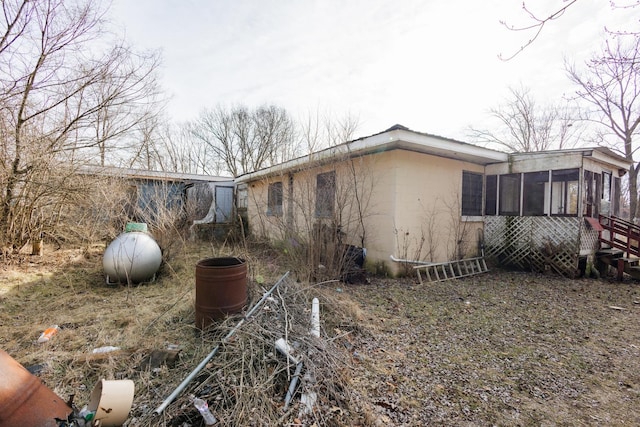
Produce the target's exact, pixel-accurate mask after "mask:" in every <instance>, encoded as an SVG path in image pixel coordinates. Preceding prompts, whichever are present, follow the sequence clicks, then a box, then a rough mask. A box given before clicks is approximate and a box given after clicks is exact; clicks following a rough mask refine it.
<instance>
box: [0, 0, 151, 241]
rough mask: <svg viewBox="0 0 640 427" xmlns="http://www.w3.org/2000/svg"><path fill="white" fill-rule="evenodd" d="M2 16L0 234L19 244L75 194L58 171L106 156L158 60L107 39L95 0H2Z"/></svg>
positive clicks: (137, 111)
mask: <svg viewBox="0 0 640 427" xmlns="http://www.w3.org/2000/svg"><path fill="white" fill-rule="evenodd" d="M2 12H3V13H2V15H1V16H0V123H1V125H0V128H1V129H2V133H1V134H0V136H1V139H0V144H1V145H2V147H1V150H2V154H3V155H2V158H1V161H2V163H1V164H0V170H1V171H0V176H1V177H2V180H1V181H0V191H1V194H0V239H3V240H5V241H9V242H12V243H13V244H21V243H22V242H24V241H25V240H26V239H28V238H29V237H30V236H29V235H30V234H33V233H34V232H36V231H38V230H40V229H41V228H42V227H43V224H49V225H50V226H53V225H55V221H54V219H53V218H55V217H56V212H55V211H54V210H53V209H52V206H59V203H57V201H59V200H61V199H63V198H64V197H65V196H64V194H71V193H73V192H75V191H80V189H79V188H76V187H74V180H73V179H63V178H64V177H67V176H68V174H67V173H66V172H65V173H59V174H58V173H56V171H57V170H60V169H61V170H64V171H67V170H69V169H73V166H74V165H77V164H78V163H79V162H83V161H86V160H87V159H88V158H90V157H94V156H96V155H98V156H99V158H100V161H101V162H104V161H105V159H106V156H107V152H108V147H109V145H110V144H111V143H115V141H116V139H118V138H124V136H125V135H126V134H127V133H128V132H129V131H130V130H131V129H132V128H133V127H134V126H135V124H136V123H137V122H138V121H139V120H140V118H141V117H143V116H144V115H145V114H146V112H141V110H142V111H148V110H145V109H144V108H141V107H146V106H148V104H149V102H150V100H152V98H153V96H154V95H155V94H156V93H157V89H156V85H155V78H154V71H155V69H156V67H157V66H158V57H157V55H155V54H149V55H142V54H136V53H134V52H133V51H132V50H131V49H130V48H128V47H127V46H125V45H124V43H123V42H121V41H115V40H114V39H113V38H112V37H110V36H109V34H108V33H107V32H106V27H105V22H104V21H103V18H102V17H103V14H104V12H105V9H104V8H103V7H102V5H101V4H100V2H98V1H94V0H78V1H74V2H67V1H63V0H50V1H29V0H5V1H3V2H2ZM45 169H46V172H48V174H46V173H44V172H45ZM54 178H56V179H54ZM85 190H86V189H85ZM53 199H55V201H56V203H52V201H53ZM20 215H28V218H21V217H20Z"/></svg>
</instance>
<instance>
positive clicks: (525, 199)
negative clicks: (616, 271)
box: [484, 147, 630, 277]
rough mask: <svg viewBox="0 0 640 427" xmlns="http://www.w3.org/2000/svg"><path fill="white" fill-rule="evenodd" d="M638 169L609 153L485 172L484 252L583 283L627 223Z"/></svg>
mask: <svg viewBox="0 0 640 427" xmlns="http://www.w3.org/2000/svg"><path fill="white" fill-rule="evenodd" d="M629 166H630V162H628V161H627V160H626V159H624V158H623V157H621V156H619V155H617V154H615V153H614V152H612V151H611V150H609V149H606V148H603V147H596V148H581V149H572V150H561V151H560V150H559V151H545V152H535V153H515V154H511V155H510V160H509V162H507V163H496V164H491V165H487V166H486V168H485V198H484V201H485V203H484V232H485V236H484V250H485V255H486V256H487V257H488V258H494V259H495V260H497V261H498V262H499V263H500V264H503V265H512V266H515V267H518V268H525V269H532V270H535V271H548V270H554V271H556V272H557V273H560V274H562V275H565V276H567V277H575V276H577V275H579V274H581V272H584V268H585V266H586V265H588V264H589V263H591V262H593V257H594V254H595V252H596V251H597V250H598V248H599V230H600V227H599V225H598V218H599V216H600V215H605V216H607V217H609V216H620V215H621V210H622V205H621V193H622V192H621V188H622V177H623V176H624V175H625V173H626V172H627V171H628V170H629Z"/></svg>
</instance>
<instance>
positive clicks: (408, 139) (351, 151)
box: [236, 124, 509, 182]
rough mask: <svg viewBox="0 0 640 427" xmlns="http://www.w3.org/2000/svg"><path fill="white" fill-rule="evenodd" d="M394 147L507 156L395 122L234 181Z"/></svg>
mask: <svg viewBox="0 0 640 427" xmlns="http://www.w3.org/2000/svg"><path fill="white" fill-rule="evenodd" d="M396 149H400V150H409V151H415V152H418V153H424V154H431V155H434V156H439V157H446V158H451V159H456V160H461V161H465V162H470V163H476V164H481V165H487V164H491V163H497V162H505V161H507V160H508V158H509V155H508V154H507V153H503V152H501V151H496V150H491V149H489V148H483V147H478V146H476V145H473V144H468V143H466V142H461V141H457V140H454V139H450V138H444V137H441V136H437V135H432V134H428V133H422V132H416V131H413V130H410V129H408V128H406V127H405V126H402V125H399V124H396V125H394V126H392V127H390V128H389V129H387V130H385V131H382V132H379V133H376V134H373V135H370V136H366V137H363V138H359V139H355V140H353V141H349V142H346V143H343V144H340V145H336V146H334V147H330V148H327V149H324V150H321V151H316V152H314V153H311V154H309V155H306V156H302V157H298V158H296V159H293V160H289V161H287V162H284V163H280V164H278V165H274V166H270V167H268V168H264V169H260V170H258V171H255V172H250V173H246V174H243V175H240V176H239V177H237V178H236V181H237V182H249V181H253V180H255V179H259V178H263V177H266V176H269V175H277V174H281V173H283V172H285V171H291V170H299V169H303V168H307V167H309V166H313V165H316V164H321V163H326V162H331V161H332V160H335V159H344V158H345V156H348V157H357V156H363V155H367V154H373V153H379V152H383V151H389V150H396Z"/></svg>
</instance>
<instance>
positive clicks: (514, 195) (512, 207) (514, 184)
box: [500, 173, 520, 215]
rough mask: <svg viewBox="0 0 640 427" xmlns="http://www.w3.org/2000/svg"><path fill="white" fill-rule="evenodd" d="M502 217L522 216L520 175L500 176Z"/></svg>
mask: <svg viewBox="0 0 640 427" xmlns="http://www.w3.org/2000/svg"><path fill="white" fill-rule="evenodd" d="M500 215H520V174H519V173H513V174H509V175H500Z"/></svg>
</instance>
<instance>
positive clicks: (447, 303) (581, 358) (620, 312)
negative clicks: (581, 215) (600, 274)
mask: <svg viewBox="0 0 640 427" xmlns="http://www.w3.org/2000/svg"><path fill="white" fill-rule="evenodd" d="M345 289H346V291H347V294H348V295H349V296H350V297H352V298H354V299H355V300H357V301H358V302H359V303H360V304H361V306H362V307H363V309H364V310H365V318H364V319H362V320H363V322H364V323H366V324H368V325H369V328H368V329H369V331H370V334H369V335H365V336H360V337H358V339H357V343H356V344H355V345H354V349H353V352H354V359H355V360H357V361H358V363H356V365H355V372H356V373H355V375H354V387H355V388H357V389H359V390H360V396H361V398H362V399H363V400H366V401H367V402H369V403H370V404H371V405H372V406H373V408H374V411H375V412H376V413H377V414H378V418H377V420H378V424H379V425H394V426H409V425H410V426H420V425H463V426H464V425H468V426H475V425H482V426H484V425H502V426H560V425H565V426H576V425H582V426H591V425H608V426H613V425H640V358H639V357H638V356H640V284H638V283H636V282H623V283H619V282H616V281H614V280H606V279H604V280H593V279H575V280H570V279H564V278H561V277H557V276H545V275H539V274H533V273H521V272H510V271H501V270H495V271H493V272H490V273H488V274H484V275H480V276H476V277H472V278H466V279H463V280H457V281H450V282H440V283H432V284H425V285H417V284H415V283H413V282H412V281H408V280H403V281H391V280H373V281H372V284H371V285H368V286H356V287H347V288H345Z"/></svg>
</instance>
